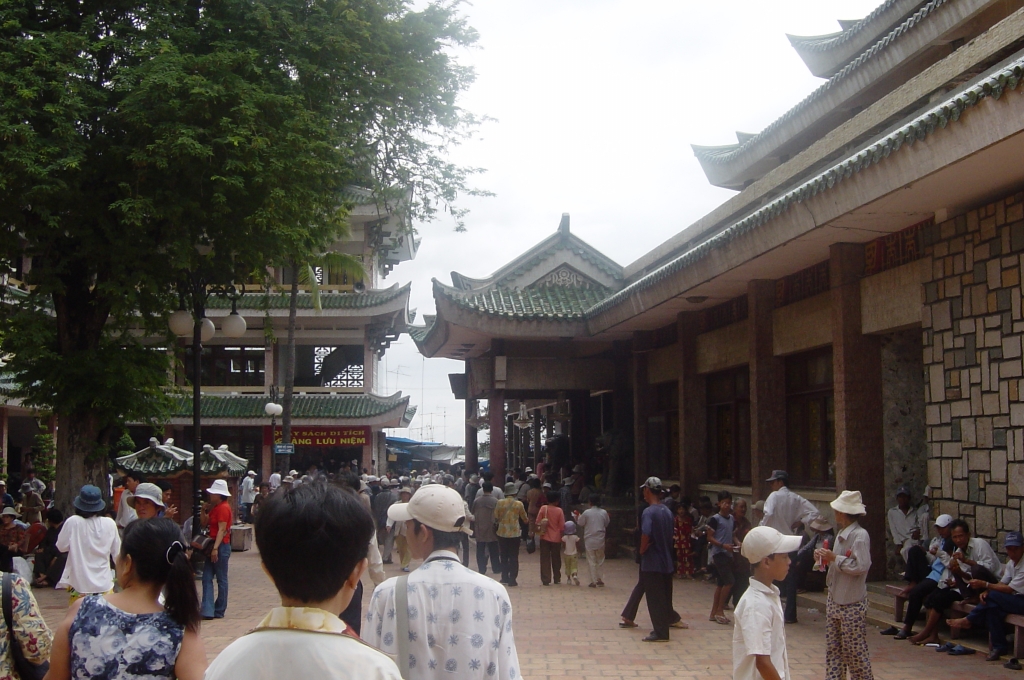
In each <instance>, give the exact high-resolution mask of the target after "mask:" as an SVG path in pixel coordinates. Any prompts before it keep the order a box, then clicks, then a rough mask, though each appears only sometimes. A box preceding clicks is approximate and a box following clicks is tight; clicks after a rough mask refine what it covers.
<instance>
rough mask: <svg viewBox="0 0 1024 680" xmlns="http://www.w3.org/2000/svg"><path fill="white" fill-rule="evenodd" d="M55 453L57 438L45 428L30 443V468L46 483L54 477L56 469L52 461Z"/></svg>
mask: <svg viewBox="0 0 1024 680" xmlns="http://www.w3.org/2000/svg"><path fill="white" fill-rule="evenodd" d="M56 455H57V440H56V439H54V436H53V435H52V434H50V433H49V432H47V431H46V430H42V431H40V432H39V434H37V435H36V437H35V440H34V441H33V443H32V469H33V470H35V472H36V477H37V478H38V479H41V480H42V481H44V482H46V483H47V484H49V483H50V482H52V481H53V479H54V475H55V472H56V470H55V468H54V466H53V461H54V458H55V457H56Z"/></svg>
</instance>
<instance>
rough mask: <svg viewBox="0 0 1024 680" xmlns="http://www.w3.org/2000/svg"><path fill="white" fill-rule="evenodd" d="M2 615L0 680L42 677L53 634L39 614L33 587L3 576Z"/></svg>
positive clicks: (9, 575)
mask: <svg viewBox="0 0 1024 680" xmlns="http://www.w3.org/2000/svg"><path fill="white" fill-rule="evenodd" d="M3 612H4V616H3V621H4V624H3V626H4V628H3V635H0V677H3V678H18V677H20V678H21V679H22V680H35V679H36V678H42V677H43V675H44V674H45V673H46V670H47V661H48V660H49V658H50V646H51V644H52V643H53V635H52V634H51V633H50V629H49V628H48V627H47V626H46V621H44V620H43V617H42V615H41V614H40V613H39V605H38V604H36V598H35V596H34V595H33V594H32V588H31V587H29V584H28V582H27V581H25V579H23V578H21V577H20V576H17V575H15V574H7V573H5V574H3Z"/></svg>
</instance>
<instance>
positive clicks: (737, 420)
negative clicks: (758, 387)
mask: <svg viewBox="0 0 1024 680" xmlns="http://www.w3.org/2000/svg"><path fill="white" fill-rule="evenodd" d="M707 413H708V433H707V436H708V448H707V451H708V478H709V479H711V480H713V481H716V482H728V483H731V484H749V483H750V370H749V369H748V368H747V367H746V366H744V367H742V368H738V369H734V370H730V371H723V372H721V373H714V374H712V375H709V376H708V378H707Z"/></svg>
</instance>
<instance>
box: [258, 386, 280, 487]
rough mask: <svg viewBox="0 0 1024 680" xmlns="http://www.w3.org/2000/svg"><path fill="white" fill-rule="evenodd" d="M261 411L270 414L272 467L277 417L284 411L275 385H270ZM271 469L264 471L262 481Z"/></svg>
mask: <svg viewBox="0 0 1024 680" xmlns="http://www.w3.org/2000/svg"><path fill="white" fill-rule="evenodd" d="M263 412H264V413H266V414H267V415H268V416H270V466H271V468H273V467H274V463H276V462H277V461H276V460H275V458H276V456H277V452H276V451H275V449H276V448H277V441H276V435H277V433H276V430H277V417H278V416H279V415H281V414H282V413H284V407H283V406H281V405H280V404H278V403H277V385H271V386H270V401H269V402H267V404H266V405H265V406H264V407H263ZM271 472H272V470H267V471H265V472H264V474H265V475H266V476H265V477H264V481H265V480H267V479H270V473H271Z"/></svg>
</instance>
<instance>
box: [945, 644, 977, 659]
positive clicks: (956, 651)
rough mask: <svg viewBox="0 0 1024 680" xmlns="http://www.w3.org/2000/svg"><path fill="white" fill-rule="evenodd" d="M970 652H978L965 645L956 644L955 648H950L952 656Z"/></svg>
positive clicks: (964, 654) (965, 654)
mask: <svg viewBox="0 0 1024 680" xmlns="http://www.w3.org/2000/svg"><path fill="white" fill-rule="evenodd" d="M968 654H977V652H976V651H974V650H973V649H971V648H970V647H964V646H963V645H955V646H954V647H953V649H951V650H949V655H950V656H967V655H968Z"/></svg>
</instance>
